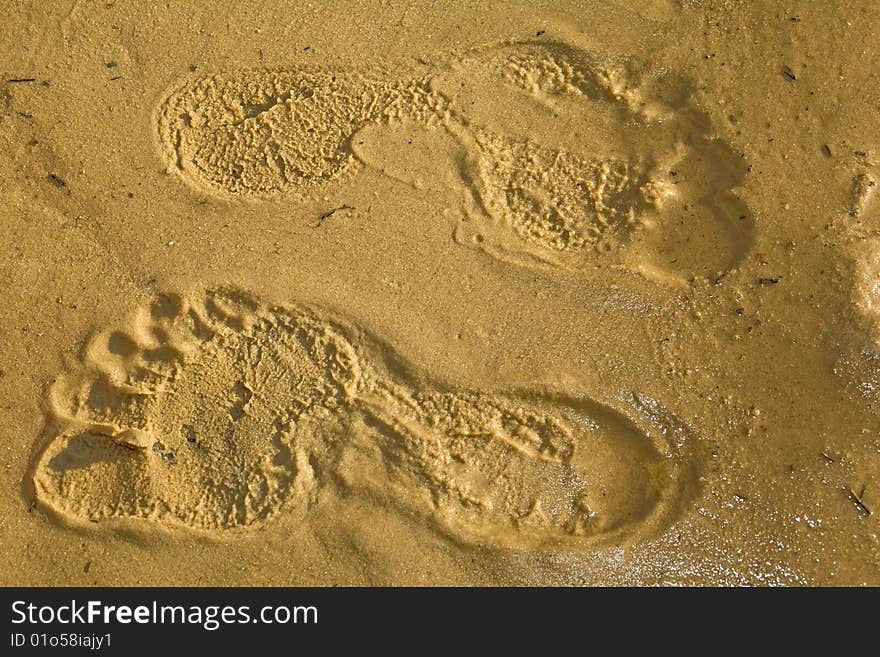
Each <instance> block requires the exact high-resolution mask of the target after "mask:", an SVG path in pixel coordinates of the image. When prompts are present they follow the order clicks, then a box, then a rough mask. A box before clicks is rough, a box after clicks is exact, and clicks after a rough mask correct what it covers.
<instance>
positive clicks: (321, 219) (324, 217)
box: [315, 205, 355, 228]
mask: <svg viewBox="0 0 880 657" xmlns="http://www.w3.org/2000/svg"><path fill="white" fill-rule="evenodd" d="M354 209H355V208H354V207H353V206H351V205H340V206H339V207H338V208H333V209H332V210H327V212H325V213H324V214H322V215H321V216H320V217H318V223H316V224H315V228H317V227H318V226H320V225H321V224H323V223H324V221H326V220H327V219H329V218H330V217H332V216H333V215H334V214H336V213H337V212H342V211H343V210H354Z"/></svg>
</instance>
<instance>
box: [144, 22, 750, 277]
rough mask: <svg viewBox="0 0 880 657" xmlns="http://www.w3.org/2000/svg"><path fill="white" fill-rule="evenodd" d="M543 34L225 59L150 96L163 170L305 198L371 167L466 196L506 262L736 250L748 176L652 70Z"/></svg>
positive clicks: (686, 272) (685, 97)
mask: <svg viewBox="0 0 880 657" xmlns="http://www.w3.org/2000/svg"><path fill="white" fill-rule="evenodd" d="M632 68H633V64H632V62H627V61H625V60H622V59H620V58H612V57H608V56H600V55H598V54H596V53H594V52H592V51H590V50H589V49H588V48H582V47H577V46H575V45H572V44H571V43H568V42H567V41H566V40H564V39H561V38H560V39H550V38H549V37H544V38H541V39H537V40H533V41H517V42H509V43H502V44H494V45H491V46H486V47H482V48H477V49H474V50H471V51H468V52H465V53H463V54H457V55H452V54H449V55H444V56H441V57H439V58H438V59H436V60H435V61H434V63H433V64H431V65H429V64H420V65H419V66H417V67H416V66H404V65H402V64H401V65H400V66H399V67H398V68H397V69H395V70H391V71H388V70H379V69H377V68H374V69H365V71H367V72H359V71H357V70H349V71H343V70H340V71H329V70H313V71H309V70H295V69H291V70H287V69H282V70H238V71H231V72H225V73H218V74H215V75H211V76H206V77H200V78H196V79H194V80H190V81H188V82H186V83H185V84H183V85H182V86H181V87H179V88H178V89H176V90H174V91H173V92H171V93H170V94H169V95H168V97H167V99H166V100H165V101H164V102H163V103H162V104H161V105H160V106H159V110H158V120H157V130H158V134H159V138H160V143H161V145H162V149H163V152H164V154H165V157H166V160H167V161H168V164H169V167H170V168H171V169H172V170H174V171H176V172H177V173H179V174H180V175H181V176H182V177H183V178H184V179H185V180H187V181H188V182H190V183H191V184H193V185H196V186H197V187H199V188H201V189H203V190H207V191H211V192H213V193H220V194H224V195H231V196H236V197H242V196H244V197H250V198H260V197H266V196H273V195H278V194H285V195H294V196H304V195H305V194H308V193H311V192H313V191H314V190H315V189H316V188H318V187H321V186H326V185H329V184H338V183H339V182H340V181H342V180H343V179H345V178H346V177H349V176H351V175H352V174H354V173H355V172H356V171H357V170H358V169H359V168H360V167H363V166H370V167H373V168H376V169H378V170H380V171H382V172H383V173H385V174H387V175H389V176H391V177H396V178H398V179H400V180H402V181H403V182H406V183H410V184H413V186H415V187H416V188H417V189H419V190H423V191H425V190H427V191H428V192H432V191H436V189H437V188H438V187H445V188H450V187H452V188H457V189H459V190H462V191H463V192H464V198H465V199H466V202H465V214H466V215H468V216H469V217H470V221H465V222H463V223H462V224H461V225H459V226H458V228H457V231H456V235H457V236H458V238H459V241H461V242H466V243H469V244H475V245H478V246H479V247H480V248H482V249H483V250H485V251H486V252H487V253H489V254H490V255H492V256H494V257H497V258H501V259H503V260H507V261H512V262H515V263H517V264H521V265H526V266H534V265H543V266H549V267H552V268H561V269H567V270H574V271H583V270H586V269H589V268H591V267H595V266H596V265H605V266H615V265H619V266H623V267H625V268H628V269H631V270H635V271H639V272H641V273H643V274H645V275H648V276H652V277H654V278H657V279H660V280H665V281H671V280H681V279H683V278H689V277H693V276H711V275H716V274H719V273H721V272H724V271H726V270H728V269H730V268H731V267H733V266H735V265H736V264H737V263H738V262H739V261H740V260H741V259H742V258H743V257H744V255H745V253H746V252H747V250H748V249H749V248H750V246H751V240H752V234H751V233H752V227H753V222H752V219H751V213H750V212H749V210H748V208H747V207H746V206H745V204H744V203H743V202H742V201H741V200H740V199H739V198H738V197H737V196H736V194H735V192H734V190H735V189H736V187H737V186H738V185H740V184H741V182H742V179H743V177H744V175H745V172H746V166H745V164H744V163H743V162H742V160H741V159H740V158H739V157H738V156H737V155H736V154H734V153H733V152H732V151H731V150H730V148H729V147H727V146H726V145H725V143H724V142H723V141H721V140H720V139H717V138H714V137H713V136H712V130H711V125H710V124H709V121H708V119H707V118H706V116H705V115H704V114H702V113H701V112H699V111H698V110H697V109H696V107H695V106H694V105H693V103H692V102H691V100H690V86H691V85H689V84H688V83H687V81H685V80H682V79H678V78H676V77H675V76H673V75H670V74H665V75H664V76H662V77H661V78H658V79H651V80H649V81H647V82H640V83H636V80H637V79H638V76H637V75H636V74H635V73H634V72H633V71H632V70H631V69H632Z"/></svg>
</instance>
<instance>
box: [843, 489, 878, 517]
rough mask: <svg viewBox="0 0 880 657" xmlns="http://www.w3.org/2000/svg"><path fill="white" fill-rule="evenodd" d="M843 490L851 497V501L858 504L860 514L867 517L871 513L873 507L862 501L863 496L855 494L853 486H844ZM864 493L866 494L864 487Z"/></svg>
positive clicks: (857, 508)
mask: <svg viewBox="0 0 880 657" xmlns="http://www.w3.org/2000/svg"><path fill="white" fill-rule="evenodd" d="M843 492H844V493H845V494H846V496H847V497H848V498H849V500H850V502H852V503H853V504H855V505H856V510H857V511H858V512H859V515H860V516H862V517H863V518H867V517H868V516H869V515H871V509H869V508H868V506H867V505H866V504H865V503H864V502H863V501H862V498H861V497H860V496H858V495H856V494H855V491H853V489H852V488H844V489H843ZM862 494H864V489H862Z"/></svg>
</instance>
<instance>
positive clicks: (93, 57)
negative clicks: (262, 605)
mask: <svg viewBox="0 0 880 657" xmlns="http://www.w3.org/2000/svg"><path fill="white" fill-rule="evenodd" d="M6 5H7V6H5V7H4V9H5V11H4V16H6V19H5V21H4V26H3V28H2V29H3V40H2V42H0V43H2V48H0V60H2V66H0V68H2V71H3V79H2V82H0V139H2V147H3V153H4V154H5V155H4V157H3V158H2V159H0V166H2V176H0V194H2V199H3V203H2V207H0V213H2V214H0V231H2V232H0V238H2V244H3V250H4V251H3V256H4V257H3V259H2V261H0V320H2V326H3V336H2V337H3V339H2V347H0V395H2V404H0V408H2V420H3V421H2V423H0V446H2V454H3V469H2V489H0V540H2V543H0V547H2V549H3V551H4V557H5V558H4V567H3V569H2V571H0V572H2V576H0V584H7V585H8V584H42V585H51V584H87V585H88V584H103V585H108V584H114V585H120V584H138V585H160V584H172V585H173V584H180V585H184V584H189V585H192V584H196V585H198V584H215V585H216V584H220V585H236V584H239V585H243V584H255V585H263V584H276V585H277V584H325V585H326V584H538V585H546V584H565V585H571V584H800V585H803V584H873V585H877V584H880V547H878V530H880V525H878V522H880V520H878V518H880V417H878V408H880V406H878V405H880V202H878V200H877V198H876V197H877V187H878V177H880V163H878V159H877V157H878V152H880V151H878V149H880V132H878V129H877V127H878V125H880V78H878V76H877V74H876V71H875V70H874V69H875V66H874V62H875V61H877V59H878V55H880V48H878V46H877V44H876V39H875V38H873V37H875V36H876V34H878V33H880V18H878V15H877V13H876V11H874V9H873V3H872V2H869V1H868V0H864V1H863V2H841V3H836V6H833V7H832V6H827V7H826V6H825V5H823V4H822V3H815V2H807V1H804V2H799V3H795V4H793V5H791V6H789V7H785V8H783V7H782V6H781V5H779V4H778V3H775V2H769V1H767V2H721V1H719V2H696V1H694V2H689V1H686V0H682V1H681V2H676V1H674V0H648V1H645V2H635V1H633V2H624V1H623V0H620V1H619V2H613V3H608V2H603V3H597V2H589V1H585V2H565V3H558V2H552V3H534V2H528V3H526V2H523V3H511V4H504V5H501V4H499V5H497V6H496V5H491V6H483V5H482V4H479V3H453V2H443V3H436V4H432V3H411V4H410V3H391V4H390V6H389V4H387V3H370V2H358V3H350V2H315V3H311V4H308V3H297V5H296V6H293V5H291V6H280V5H279V4H278V3H274V2H265V3H263V2H252V3H247V4H246V5H241V6H233V5H229V4H227V3H217V4H216V5H215V6H208V5H207V3H196V2H193V3H169V4H167V5H166V4H153V3H139V4H133V3H114V2H64V3H61V2H59V3H15V2H8V3H6Z"/></svg>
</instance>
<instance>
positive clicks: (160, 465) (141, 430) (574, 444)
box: [32, 288, 700, 547]
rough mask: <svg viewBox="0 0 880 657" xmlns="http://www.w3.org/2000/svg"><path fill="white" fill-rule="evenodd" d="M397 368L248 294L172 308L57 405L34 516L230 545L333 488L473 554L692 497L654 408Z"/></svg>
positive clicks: (694, 468)
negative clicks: (448, 379)
mask: <svg viewBox="0 0 880 657" xmlns="http://www.w3.org/2000/svg"><path fill="white" fill-rule="evenodd" d="M390 349H391V348H390V347H388V346H381V347H380V342H379V341H378V340H377V339H376V338H374V337H372V336H370V335H368V334H367V333H365V332H363V331H361V330H358V329H357V328H355V327H352V326H350V325H348V324H346V323H345V322H343V321H340V320H338V319H334V318H329V317H326V316H325V315H324V314H323V313H321V312H320V311H317V310H314V309H308V308H301V307H280V306H271V305H267V304H265V303H263V302H262V301H260V300H258V299H257V298H256V297H254V296H252V295H251V294H249V293H247V292H244V291H241V290H238V289H234V288H223V289H214V290H208V291H205V292H201V293H192V294H189V295H181V294H167V295H164V296H161V297H159V298H157V299H155V300H154V301H153V303H152V304H150V305H149V306H148V307H142V308H139V309H138V310H137V311H136V312H135V313H134V315H133V317H132V319H131V321H130V323H129V324H128V325H127V326H125V327H121V328H117V329H109V330H107V331H103V332H100V333H99V334H97V335H96V336H94V337H93V338H92V339H91V340H90V341H89V342H88V344H87V345H86V347H85V349H84V356H83V358H82V362H81V363H80V364H79V366H78V367H77V368H75V369H74V370H72V371H69V372H67V373H65V374H63V375H62V376H60V377H58V379H57V380H56V382H55V384H54V385H53V386H52V389H51V391H50V395H49V407H50V413H49V415H50V417H49V420H48V421H47V429H46V439H45V444H44V445H43V446H42V447H41V449H40V450H39V453H38V454H37V456H36V458H35V462H34V468H33V477H32V483H33V491H32V492H33V494H34V495H35V499H36V501H37V504H38V506H39V507H40V508H42V509H45V510H47V511H49V512H51V513H52V514H53V515H55V516H56V517H57V518H59V519H61V520H62V521H64V522H66V523H71V524H74V525H80V526H94V527H104V526H108V527H109V526H114V525H115V524H118V523H120V522H123V523H130V522H138V521H150V522H153V523H160V524H162V525H163V526H167V527H177V528H179V529H186V530H195V531H200V532H206V533H208V534H209V535H213V536H216V537H220V536H225V535H229V534H230V533H235V532H242V531H246V530H250V529H253V528H256V527H259V526H261V525H263V524H264V523H266V522H267V521H269V520H271V519H272V518H273V517H275V516H277V515H278V514H279V513H287V512H290V513H302V514H305V515H304V517H305V518H306V519H307V516H308V514H309V513H321V512H324V511H325V509H324V506H323V505H322V491H323V490H324V489H325V488H328V487H333V488H335V489H337V490H341V491H342V492H344V493H348V494H362V495H367V496H369V497H370V498H371V499H373V500H377V501H379V502H380V503H382V504H386V505H387V506H389V507H393V508H397V509H399V510H400V511H401V512H406V513H412V514H417V515H421V516H424V517H428V518H430V519H431V520H433V521H434V524H435V527H436V528H437V529H438V531H442V532H444V533H445V534H447V535H449V536H451V537H452V538H453V539H455V540H459V541H462V542H467V543H473V542H477V543H488V544H492V545H503V546H510V547H547V546H554V545H555V546H559V545H565V544H568V545H572V546H581V547H584V546H591V545H598V544H607V543H615V544H618V543H623V542H627V541H630V540H632V539H633V538H635V537H637V536H644V535H646V534H653V533H655V532H657V531H660V530H661V529H663V528H665V527H666V526H668V525H669V524H670V523H671V522H673V521H674V519H675V518H676V517H677V515H678V513H679V511H680V510H681V509H682V508H683V507H686V505H687V504H688V501H689V500H690V499H691V497H692V496H693V495H694V494H696V485H697V484H696V482H697V479H698V472H699V468H700V459H699V458H698V457H697V455H698V453H699V445H698V442H699V441H698V440H696V438H695V437H694V436H692V435H691V434H690V432H689V431H688V430H687V429H686V428H685V427H684V425H683V424H682V423H681V422H679V421H678V420H676V419H675V418H674V417H673V416H672V415H671V414H669V413H668V412H667V411H665V410H664V409H663V408H662V407H660V406H659V405H658V404H657V403H656V402H654V401H652V400H650V399H647V398H644V397H642V396H639V395H629V396H627V397H626V399H625V400H624V401H622V402H621V403H620V404H617V405H618V406H619V407H620V408H618V409H615V408H612V407H611V406H609V405H607V404H605V403H601V402H599V401H597V400H594V399H591V398H590V397H588V396H586V395H582V394H575V393H574V392H572V391H570V390H561V389H557V388H554V387H548V386H530V387H528V388H519V389H512V390H509V391H504V392H490V391H473V390H455V389H448V388H444V387H442V386H439V385H434V384H431V383H426V381H430V378H429V377H426V376H423V375H418V373H414V372H412V371H410V370H408V369H407V367H408V366H401V365H394V366H390V365H389V364H388V361H389V359H388V358H383V357H382V356H379V355H378V354H379V353H385V354H387V353H390V352H389V350H390ZM391 360H393V361H394V362H398V360H399V359H398V358H397V357H396V356H395V357H394V358H393V359H391Z"/></svg>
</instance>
